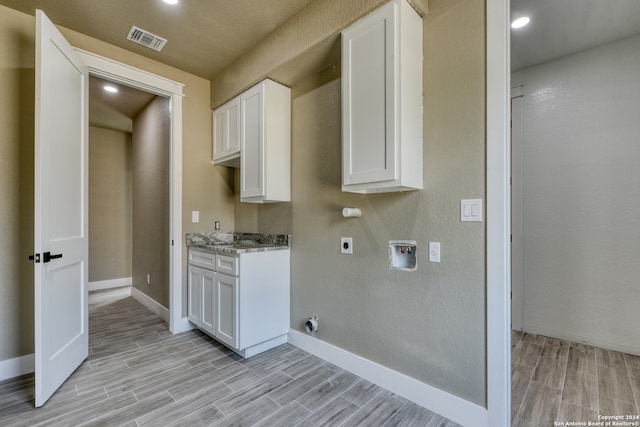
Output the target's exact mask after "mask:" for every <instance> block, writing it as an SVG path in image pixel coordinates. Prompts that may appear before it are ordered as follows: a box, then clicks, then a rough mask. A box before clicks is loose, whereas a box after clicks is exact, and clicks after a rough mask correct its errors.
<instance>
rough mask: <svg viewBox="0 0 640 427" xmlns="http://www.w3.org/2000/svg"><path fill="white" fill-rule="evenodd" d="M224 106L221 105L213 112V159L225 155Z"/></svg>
mask: <svg viewBox="0 0 640 427" xmlns="http://www.w3.org/2000/svg"><path fill="white" fill-rule="evenodd" d="M224 110H225V109H224V108H223V107H220V108H218V109H217V110H215V111H214V112H213V160H214V161H215V160H216V159H218V158H220V157H222V156H224V147H225V142H224V134H225V129H224V128H225V126H224V122H225V120H224Z"/></svg>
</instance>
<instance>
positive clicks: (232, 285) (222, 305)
mask: <svg viewBox="0 0 640 427" xmlns="http://www.w3.org/2000/svg"><path fill="white" fill-rule="evenodd" d="M215 293H216V299H215V301H214V304H215V310H214V311H215V312H216V325H217V326H216V330H215V336H216V338H217V339H218V340H220V341H221V342H223V343H225V344H227V345H229V346H231V347H234V348H237V347H238V344H239V343H238V278H237V277H231V276H227V275H226V274H220V273H217V274H216V280H215Z"/></svg>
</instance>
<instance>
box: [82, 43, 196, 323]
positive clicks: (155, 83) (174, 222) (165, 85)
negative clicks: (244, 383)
mask: <svg viewBox="0 0 640 427" xmlns="http://www.w3.org/2000/svg"><path fill="white" fill-rule="evenodd" d="M75 50H76V52H77V53H78V54H79V55H80V58H82V60H83V61H84V62H85V64H87V67H88V68H89V75H93V76H97V77H100V78H104V79H108V80H111V81H113V82H115V83H120V84H124V85H127V86H131V87H133V88H136V89H140V90H142V91H145V92H149V93H153V94H155V95H159V96H163V97H166V98H169V100H170V104H171V107H170V110H171V111H170V114H171V138H170V139H171V142H170V145H171V148H170V176H171V185H170V190H169V193H170V196H169V197H170V219H169V222H170V231H169V234H170V239H171V242H167V244H169V245H171V250H170V251H169V253H170V255H169V257H170V261H169V321H168V323H169V331H170V332H171V333H179V332H183V331H187V330H190V329H192V326H191V325H190V324H189V322H188V320H187V318H186V317H183V315H182V304H183V301H182V300H183V298H182V296H183V290H182V245H183V237H182V98H183V97H184V84H182V83H179V82H175V81H173V80H169V79H167V78H164V77H161V76H158V75H155V74H152V73H149V72H147V71H143V70H140V69H138V68H135V67H132V66H130V65H127V64H123V63H121V62H117V61H114V60H112V59H109V58H105V57H103V56H100V55H97V54H95V53H93V52H88V51H86V50H83V49H79V48H75Z"/></svg>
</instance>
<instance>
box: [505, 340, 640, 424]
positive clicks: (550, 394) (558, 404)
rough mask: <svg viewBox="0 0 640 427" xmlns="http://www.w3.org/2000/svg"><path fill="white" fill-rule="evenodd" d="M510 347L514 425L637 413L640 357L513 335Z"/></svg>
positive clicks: (582, 419) (563, 421)
mask: <svg viewBox="0 0 640 427" xmlns="http://www.w3.org/2000/svg"><path fill="white" fill-rule="evenodd" d="M511 346H512V349H511V350H512V352H511V364H512V366H511V399H512V401H511V419H512V420H513V421H512V426H513V427H549V426H554V425H563V424H561V423H564V424H565V425H566V423H567V422H569V421H573V422H584V423H585V424H584V425H588V423H589V421H591V422H592V423H594V422H597V421H601V420H599V419H598V415H620V416H626V415H630V416H633V415H638V414H640V357H638V356H633V355H630V354H624V353H619V352H616V351H610V350H604V349H602V348H598V347H591V346H587V345H584V344H577V343H573V342H569V341H563V340H559V339H555V338H548V337H543V336H540V335H533V334H527V333H522V332H517V331H513V332H512V334H511ZM621 421H627V422H632V423H633V422H639V421H640V420H637V419H636V420H625V419H622V420H621ZM554 422H557V424H556V423H554ZM575 425H580V424H575ZM630 425H634V424H630ZM636 425H637V424H636Z"/></svg>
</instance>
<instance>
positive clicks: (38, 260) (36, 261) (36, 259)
mask: <svg viewBox="0 0 640 427" xmlns="http://www.w3.org/2000/svg"><path fill="white" fill-rule="evenodd" d="M29 259H30V260H31V261H35V263H36V264H39V263H40V254H34V255H29Z"/></svg>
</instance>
